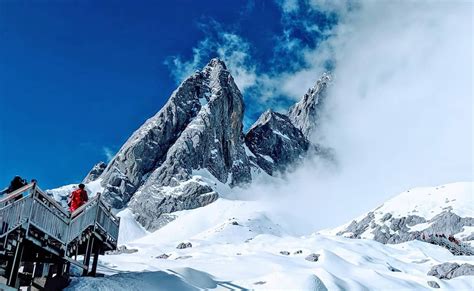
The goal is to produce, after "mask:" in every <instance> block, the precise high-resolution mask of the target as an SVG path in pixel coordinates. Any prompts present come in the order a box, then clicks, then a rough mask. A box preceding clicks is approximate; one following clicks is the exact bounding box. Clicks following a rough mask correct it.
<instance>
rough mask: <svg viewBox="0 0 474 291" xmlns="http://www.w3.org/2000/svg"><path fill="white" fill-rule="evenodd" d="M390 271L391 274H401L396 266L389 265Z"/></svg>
mask: <svg viewBox="0 0 474 291" xmlns="http://www.w3.org/2000/svg"><path fill="white" fill-rule="evenodd" d="M387 267H388V270H389V271H390V272H401V271H400V270H399V269H397V268H395V267H394V266H392V265H390V264H387Z"/></svg>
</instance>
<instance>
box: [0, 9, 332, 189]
mask: <svg viewBox="0 0 474 291" xmlns="http://www.w3.org/2000/svg"><path fill="white" fill-rule="evenodd" d="M290 2H291V1H290ZM285 9H286V8H284V7H283V4H282V2H278V1H277V2H275V1H255V2H254V1H225V5H224V4H223V3H222V2H216V1H191V0H189V1H185V0H179V1H139V3H137V2H136V1H120V2H118V1H2V2H1V3H0V39H1V43H2V45H1V46H0V56H1V58H0V184H1V185H5V184H7V183H8V182H9V180H10V179H11V177H12V176H13V175H17V174H18V175H21V176H23V177H25V178H28V179H31V178H36V179H38V180H39V183H40V185H41V187H43V188H52V187H57V186H60V185H64V184H68V183H76V182H79V181H80V180H81V179H82V178H83V177H84V176H85V175H86V173H87V172H88V171H89V169H90V168H91V167H92V166H93V165H94V164H95V163H96V162H98V161H101V160H106V159H107V156H108V155H110V154H113V153H115V152H116V151H117V150H118V149H119V148H120V146H121V144H123V142H125V140H126V139H127V138H128V137H129V136H130V135H131V133H132V132H133V131H134V130H135V129H137V128H138V127H139V126H140V125H141V124H142V123H143V122H144V121H145V120H146V119H147V118H149V117H150V116H152V115H153V114H155V113H156V112H157V111H158V110H159V109H160V108H161V106H162V105H163V104H164V103H165V102H166V100H167V99H168V97H169V95H170V94H171V92H172V91H173V90H174V89H175V87H176V84H177V82H179V81H180V77H182V76H185V75H186V73H188V72H189V71H190V70H194V69H196V68H199V67H201V66H202V65H203V64H205V63H206V62H207V61H208V59H209V58H210V57H214V56H221V57H224V58H226V57H227V55H231V54H232V52H235V51H237V52H239V53H240V52H241V53H242V54H240V55H235V54H234V55H231V56H230V59H229V62H230V63H231V64H235V67H241V68H243V69H242V70H243V71H242V72H243V73H242V74H241V75H242V77H243V78H244V81H243V82H244V83H243V84H244V86H243V87H245V88H244V90H243V92H244V96H245V99H246V101H247V115H246V120H245V121H246V124H247V125H248V124H250V123H251V122H252V121H253V120H254V119H256V117H257V116H258V114H259V113H260V112H261V111H263V110H264V109H265V108H266V107H279V106H280V107H282V108H283V107H285V106H287V105H289V104H291V103H292V102H293V99H291V98H290V97H288V96H285V94H284V93H278V92H276V91H275V90H274V87H273V89H272V90H273V91H272V90H270V91H269V92H270V93H268V92H267V94H270V95H272V98H268V96H267V97H266V98H265V96H262V95H264V93H263V92H259V91H258V90H256V89H255V88H257V87H258V86H257V83H256V81H255V80H256V79H258V76H259V74H263V73H264V74H265V76H266V77H269V76H270V77H271V76H272V75H275V74H278V73H280V71H279V70H280V69H281V68H284V69H285V70H288V65H287V64H288V63H290V62H289V61H292V62H291V64H292V66H296V67H298V68H301V67H302V66H304V62H301V60H299V57H300V56H298V54H295V53H294V52H295V51H297V50H295V48H301V47H315V46H316V45H317V40H318V39H320V38H322V36H321V35H318V34H316V35H315V34H314V33H313V32H308V31H307V30H305V29H301V28H299V27H300V26H299V23H298V20H297V19H298V18H297V17H293V20H294V21H291V24H290V21H289V20H288V17H289V16H288V14H285V13H283V10H285ZM290 10H291V9H290ZM302 11H303V10H302ZM305 13H306V12H305ZM311 13H312V14H311V16H313V20H314V21H315V22H316V23H320V24H321V25H322V27H325V26H330V25H331V23H332V22H334V21H335V19H334V14H330V15H329V14H328V15H325V14H320V13H315V12H311ZM302 14H304V13H303V12H301V13H299V15H298V16H301V15H302ZM295 23H296V24H295ZM301 27H304V25H303V26H301ZM229 42H230V43H229ZM290 44H294V45H295V46H293V47H291V49H289V46H288V47H284V46H283V45H290ZM232 45H234V46H236V45H237V46H238V48H237V49H236V48H232ZM226 49H227V50H226ZM229 49H230V50H229ZM219 50H220V54H219ZM222 54H225V55H224V56H223V55H222ZM226 61H227V60H226ZM295 64H296V65H295ZM296 67H295V68H292V69H296ZM292 69H290V71H291V70H292ZM237 75H239V73H238V72H237ZM245 77H249V78H250V83H248V82H247V83H245ZM316 78H317V76H314V80H315V79H316ZM236 79H238V78H236ZM247 79H248V78H247ZM245 84H250V85H248V86H247V85H245ZM270 87H271V86H270ZM259 88H260V87H259ZM279 95H281V98H280V97H278V96H279ZM275 96H276V97H277V98H274V97H275ZM277 109H278V108H277Z"/></svg>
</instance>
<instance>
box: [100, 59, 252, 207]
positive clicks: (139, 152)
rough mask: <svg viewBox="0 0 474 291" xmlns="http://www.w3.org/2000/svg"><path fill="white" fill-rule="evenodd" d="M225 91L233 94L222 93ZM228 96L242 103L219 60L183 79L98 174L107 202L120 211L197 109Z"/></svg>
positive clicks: (197, 111)
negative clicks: (100, 175) (160, 106)
mask: <svg viewBox="0 0 474 291" xmlns="http://www.w3.org/2000/svg"><path fill="white" fill-rule="evenodd" d="M228 91H229V92H230V91H232V92H235V94H226V93H225V92H228ZM231 97H232V98H237V101H236V103H239V102H240V103H242V104H243V102H242V101H241V99H242V96H241V95H240V91H238V89H237V87H236V86H235V84H234V82H233V78H232V76H231V75H230V73H229V72H228V71H227V70H226V66H225V64H224V62H223V61H221V60H219V59H212V60H211V61H210V62H209V64H208V65H206V66H205V67H204V68H203V70H201V71H198V72H196V73H194V74H193V75H191V76H190V77H188V78H186V79H185V80H184V81H183V82H182V83H181V84H180V85H179V87H178V88H177V89H176V90H175V91H174V92H173V93H172V94H171V97H170V98H169V100H168V102H167V103H166V104H165V105H164V106H163V108H161V110H160V111H159V112H158V113H156V114H155V116H153V117H151V118H150V119H148V120H147V121H146V122H145V123H144V124H143V125H142V126H141V127H140V128H139V129H137V130H136V131H135V132H134V133H133V134H132V136H131V137H130V138H129V139H128V140H127V142H126V143H125V144H124V145H123V146H122V148H121V149H120V150H119V151H118V153H117V154H116V155H115V157H114V158H113V159H112V160H111V161H110V163H109V165H108V166H107V168H106V169H105V171H104V173H103V174H102V178H103V180H102V185H103V186H104V188H105V191H104V197H106V199H107V200H108V202H109V203H111V204H112V205H113V206H114V207H116V208H122V207H123V206H124V205H125V204H126V203H127V202H128V201H129V200H130V198H131V197H132V195H133V194H134V193H135V191H136V190H137V189H138V188H139V187H140V186H141V185H142V184H144V182H145V181H146V180H147V177H148V176H149V175H150V174H151V173H152V171H154V170H155V169H156V168H157V167H159V166H160V165H161V164H162V163H163V162H164V160H165V159H166V157H167V154H168V150H169V149H170V148H171V146H172V145H173V144H174V143H175V142H176V140H177V139H178V138H179V137H180V136H181V133H182V132H183V131H184V130H185V129H186V127H187V126H188V125H189V124H190V123H191V121H192V120H193V119H195V117H196V116H197V115H198V114H199V112H200V111H201V109H202V108H203V107H209V106H206V105H208V103H209V102H210V101H211V100H214V99H219V98H231ZM227 101H228V100H227ZM228 103H231V104H233V103H232V102H228ZM242 108H243V106H242Z"/></svg>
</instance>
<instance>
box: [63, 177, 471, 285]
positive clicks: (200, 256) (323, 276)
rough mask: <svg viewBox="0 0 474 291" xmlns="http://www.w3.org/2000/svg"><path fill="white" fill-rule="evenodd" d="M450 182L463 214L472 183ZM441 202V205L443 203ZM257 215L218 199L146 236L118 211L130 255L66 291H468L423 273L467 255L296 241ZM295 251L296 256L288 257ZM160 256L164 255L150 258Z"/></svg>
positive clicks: (419, 246)
mask: <svg viewBox="0 0 474 291" xmlns="http://www.w3.org/2000/svg"><path fill="white" fill-rule="evenodd" d="M452 185H454V187H449V186H450V185H447V187H448V188H449V189H451V190H452V193H451V194H452V196H450V197H456V198H455V199H456V201H452V203H450V204H451V205H452V206H453V210H454V211H456V210H458V211H460V212H461V211H463V213H464V214H465V213H466V211H467V214H470V215H472V207H473V205H472V203H471V204H466V203H467V202H469V201H472V200H470V199H472V196H471V195H472V192H471V193H468V192H466V189H471V190H470V191H472V183H463V185H462V184H460V183H457V184H451V186H452ZM466 187H468V188H466ZM469 187H470V188H469ZM423 189H427V190H429V191H430V192H431V190H432V188H422V189H417V190H415V191H413V193H417V194H418V195H421V196H423V197H425V198H426V197H430V196H432V195H433V193H432V194H431V195H428V193H425V192H426V191H424V190H423ZM440 189H445V188H440ZM456 189H458V190H456ZM440 191H442V190H440ZM455 191H458V192H460V193H454V192H455ZM466 193H467V195H466ZM405 196H407V195H406V194H404V193H402V194H400V195H399V196H397V197H399V199H398V200H397V199H396V198H394V199H392V200H390V201H388V202H387V203H386V204H385V207H391V209H392V210H393V209H394V208H397V207H398V208H399V211H400V213H403V211H404V210H403V209H404V208H405V207H406V205H404V204H400V203H401V202H402V201H407V200H405V198H404V197H405ZM421 196H420V197H417V198H416V199H414V198H410V199H409V200H410V202H411V203H416V204H417V205H420V209H419V211H420V213H421V212H422V211H425V210H423V209H421V207H422V206H423V207H425V206H426V212H424V213H426V214H427V215H431V212H430V210H429V208H430V207H431V208H432V207H434V208H436V207H438V205H427V204H426V203H428V201H425V202H426V203H424V202H423V201H421V199H422V198H421ZM407 199H408V198H407ZM453 199H454V198H453ZM451 200H452V199H451ZM397 201H398V202H397ZM429 201H432V202H433V203H438V202H437V201H438V200H436V199H433V200H431V198H430V199H429ZM440 201H441V202H442V203H443V206H444V204H445V199H441V200H440ZM399 202H400V203H399ZM293 207H295V211H297V206H293ZM264 209H266V208H265V207H264V206H263V205H260V204H259V203H258V202H250V201H238V200H227V199H219V200H217V201H216V202H214V203H212V204H210V205H208V206H206V207H202V208H198V209H194V210H187V211H181V212H179V213H177V216H178V217H177V218H176V219H175V220H174V221H172V222H171V223H169V224H168V225H166V226H165V227H163V228H161V229H159V230H157V231H156V232H154V233H151V234H148V233H146V231H144V230H143V229H142V228H141V227H140V226H139V225H138V224H136V223H135V222H134V220H133V216H132V215H131V213H130V212H127V211H124V212H122V213H121V214H120V215H121V216H122V222H121V223H122V227H123V228H122V229H121V233H120V240H121V243H123V242H126V241H128V242H127V243H126V245H127V247H128V248H129V249H131V248H134V249H138V252H136V253H132V254H121V255H106V256H101V257H100V261H99V264H100V266H99V272H102V273H104V274H106V275H110V276H106V277H104V278H75V279H73V282H72V284H71V285H70V287H69V288H68V290H196V288H197V289H214V288H215V289H219V290H229V289H233V290H235V289H240V288H242V289H297V290H326V289H327V290H414V289H416V290H431V289H432V288H431V287H429V286H428V284H427V281H436V282H437V283H438V284H439V285H440V286H441V288H442V289H443V288H444V289H449V290H473V286H474V277H473V276H464V277H458V278H455V279H451V280H439V279H437V278H435V277H432V276H427V275H426V273H427V272H428V271H429V269H430V268H431V267H432V266H433V265H436V264H440V263H444V262H458V263H470V264H474V258H472V257H468V256H453V255H452V254H451V253H450V252H449V251H447V250H446V249H443V248H441V247H438V246H434V245H430V244H427V243H423V242H420V241H411V242H407V243H402V244H398V245H383V244H380V243H378V242H375V241H372V240H364V239H348V238H344V237H337V236H332V235H329V234H327V235H320V234H312V235H308V236H306V237H296V236H292V235H291V233H292V231H291V229H283V228H282V227H281V226H280V225H279V224H278V223H277V221H279V220H280V219H284V217H276V216H274V214H272V213H271V212H270V211H269V210H264ZM280 221H281V220H280ZM310 232H311V230H308V233H310ZM138 237H141V238H138ZM137 238H138V239H137ZM128 239H131V241H130V240H128ZM181 242H191V243H192V248H187V249H176V246H177V245H178V244H179V243H181ZM298 250H301V251H302V253H299V254H296V253H295V252H296V251H298ZM280 251H288V252H289V253H290V255H283V254H280ZM311 253H316V254H319V255H320V257H319V260H318V261H317V262H310V261H307V260H305V257H306V256H307V255H309V254H311ZM162 254H167V255H169V257H168V258H167V259H159V258H156V257H157V256H160V255H162ZM393 269H397V270H399V271H400V272H393V271H391V270H393Z"/></svg>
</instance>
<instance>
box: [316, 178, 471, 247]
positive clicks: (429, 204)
mask: <svg viewBox="0 0 474 291" xmlns="http://www.w3.org/2000/svg"><path fill="white" fill-rule="evenodd" d="M473 184H474V183H472V182H460V183H452V184H447V185H441V186H436V187H423V188H415V189H411V190H408V191H406V192H403V193H401V194H399V195H397V196H395V197H394V198H392V199H390V200H388V201H387V202H385V203H384V204H382V205H381V206H379V207H377V208H376V209H374V210H372V211H370V212H368V213H367V214H364V215H362V216H360V217H359V218H357V219H355V220H354V221H352V222H351V223H348V224H346V225H343V226H341V227H338V228H336V229H332V230H328V231H323V232H321V233H325V234H337V235H343V236H347V237H352V238H368V239H374V240H377V241H379V242H382V243H398V242H403V241H408V240H413V239H415V238H419V237H420V236H423V234H424V235H425V236H428V235H436V234H438V235H442V234H444V235H445V236H449V235H454V236H455V237H457V238H458V239H460V240H464V241H466V242H470V241H472V240H474V227H473V226H474V207H473V205H474V192H473Z"/></svg>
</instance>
